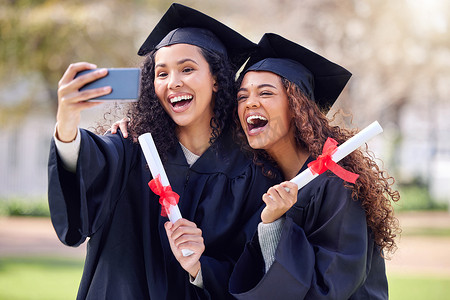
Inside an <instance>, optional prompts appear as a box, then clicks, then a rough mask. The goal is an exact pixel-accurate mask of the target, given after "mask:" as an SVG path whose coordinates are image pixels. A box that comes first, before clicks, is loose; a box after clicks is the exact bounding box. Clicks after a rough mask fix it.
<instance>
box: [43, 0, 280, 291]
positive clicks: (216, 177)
mask: <svg viewBox="0 0 450 300" xmlns="http://www.w3.org/2000/svg"><path fill="white" fill-rule="evenodd" d="M254 47H255V45H254V44H253V43H252V42H250V41H248V40H247V39H246V38H244V37H243V36H241V35H240V34H238V33H237V32H235V31H233V30H232V29H230V28H228V27H227V26H225V25H223V24H222V23H220V22H218V21H216V20H214V19H212V18H210V17H208V16H206V15H204V14H202V13H200V12H198V11H195V10H193V9H190V8H188V7H185V6H182V5H179V4H173V5H172V6H171V7H170V8H169V10H168V11H167V12H166V14H165V15H164V16H163V18H162V19H161V21H160V22H159V23H158V24H157V25H156V27H155V28H154V30H153V31H152V32H151V33H150V35H149V37H148V38H147V40H146V41H145V43H144V44H143V45H142V47H141V49H140V51H139V54H140V55H146V59H145V61H144V63H143V67H142V72H141V77H142V78H141V92H140V97H139V101H138V102H137V104H136V105H135V107H134V108H133V110H132V114H131V117H132V119H133V123H132V124H131V125H130V126H131V128H130V129H131V131H132V133H133V134H134V135H140V134H142V133H146V132H151V133H152V136H153V137H154V140H155V143H156V145H157V148H158V151H159V153H160V155H161V157H162V159H163V162H164V168H165V170H166V173H167V175H168V178H169V181H170V183H171V187H172V189H173V190H174V191H175V192H177V193H178V194H179V195H180V203H179V208H180V211H181V214H182V216H183V217H184V219H180V220H178V221H177V222H175V223H174V224H172V223H170V222H167V219H166V218H165V217H162V216H161V214H160V211H161V208H160V205H159V202H158V196H157V195H155V194H153V193H152V192H151V190H150V189H149V187H148V186H147V183H148V182H149V181H150V179H151V176H150V172H149V169H148V167H147V164H146V161H145V158H144V155H143V153H142V151H141V149H140V146H139V144H137V143H136V142H135V141H133V139H131V138H130V139H123V138H122V137H121V136H120V135H105V136H100V135H96V134H94V133H92V132H89V131H87V130H82V129H81V130H80V129H77V126H78V123H79V120H80V112H81V111H82V110H84V109H86V108H88V107H90V106H92V105H95V104H92V102H86V101H85V100H87V99H91V98H94V97H97V96H100V95H103V94H107V93H109V92H110V91H111V89H110V88H108V87H106V88H101V89H93V90H85V91H82V92H80V91H79V89H80V88H81V87H82V86H83V85H84V84H86V83H87V82H91V81H94V80H95V79H97V78H100V77H102V76H105V74H106V72H105V70H97V71H93V72H91V73H88V74H86V75H82V76H79V77H76V78H75V76H76V74H77V72H80V71H82V70H85V69H92V68H94V66H92V65H90V64H87V63H77V64H73V65H71V66H70V67H69V68H68V69H67V71H66V73H65V74H64V75H63V77H62V79H61V81H60V84H59V89H58V112H57V126H56V132H55V137H54V139H53V140H52V145H51V150H50V158H49V196H48V198H49V206H50V212H51V218H52V223H53V226H54V228H55V230H56V232H57V234H58V237H59V238H60V240H61V241H62V242H63V243H65V244H67V245H69V246H78V245H80V244H81V243H83V242H84V241H85V240H86V239H87V238H89V242H88V247H87V256H86V262H85V267H84V272H83V277H82V279H81V284H80V288H79V291H78V297H77V299H229V298H232V296H231V295H230V294H229V292H228V281H229V276H230V275H231V271H232V269H233V266H234V264H235V262H236V261H237V259H238V258H239V255H240V254H241V253H242V251H243V249H244V246H245V243H246V242H247V241H248V240H249V239H250V238H251V235H252V234H253V231H254V230H255V228H256V226H257V224H258V219H259V215H260V212H261V209H262V202H261V201H260V195H262V194H263V193H264V191H265V190H267V188H269V187H270V186H272V185H273V184H274V183H275V182H274V181H273V180H271V179H269V178H267V177H265V176H264V175H263V173H262V171H261V169H259V168H258V167H256V166H255V165H254V164H252V161H251V159H249V158H248V157H246V156H245V155H244V153H243V152H242V151H241V149H240V147H239V145H237V144H236V143H234V142H233V141H232V139H231V133H230V127H231V126H230V124H231V123H232V113H233V111H234V108H235V106H236V101H235V92H234V74H235V72H236V70H237V68H238V67H239V66H240V65H241V64H242V63H243V62H244V60H243V59H246V56H247V57H248V55H249V52H250V51H251V50H253V49H254ZM67 148H69V149H68V150H67ZM74 149H75V150H74ZM188 220H189V221H188ZM183 249H190V250H192V251H193V252H194V254H192V255H190V256H186V257H185V256H183V255H182V251H181V250H183Z"/></svg>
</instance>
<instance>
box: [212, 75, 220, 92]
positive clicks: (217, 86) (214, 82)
mask: <svg viewBox="0 0 450 300" xmlns="http://www.w3.org/2000/svg"><path fill="white" fill-rule="evenodd" d="M218 90H219V85H218V84H217V80H216V77H214V79H213V92H214V93H217V91H218Z"/></svg>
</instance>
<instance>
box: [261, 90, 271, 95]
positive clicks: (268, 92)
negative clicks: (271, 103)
mask: <svg viewBox="0 0 450 300" xmlns="http://www.w3.org/2000/svg"><path fill="white" fill-rule="evenodd" d="M260 95H261V96H272V95H273V93H272V92H271V91H262V92H261V93H260Z"/></svg>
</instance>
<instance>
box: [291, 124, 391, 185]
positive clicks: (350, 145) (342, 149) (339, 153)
mask: <svg viewBox="0 0 450 300" xmlns="http://www.w3.org/2000/svg"><path fill="white" fill-rule="evenodd" d="M381 132H383V128H381V126H380V124H379V123H378V122H377V121H375V122H373V123H372V124H370V125H369V126H367V127H366V128H364V129H363V130H361V131H360V132H358V133H357V134H356V135H354V136H353V137H351V138H350V139H348V140H347V141H346V142H345V143H343V144H342V145H340V146H339V147H338V148H337V150H336V152H335V153H334V154H333V155H332V156H331V159H332V160H333V161H334V162H336V163H337V162H338V161H340V160H341V159H343V158H344V157H346V156H347V155H349V154H350V153H352V152H353V151H355V150H356V149H358V148H359V147H361V146H362V145H363V144H364V143H366V142H367V141H369V140H370V139H371V138H373V137H374V136H376V135H377V134H379V133H381ZM317 176H319V174H313V173H312V172H311V169H310V168H308V169H306V170H304V171H303V172H301V173H300V174H298V175H297V176H295V177H294V178H292V179H291V180H290V181H291V182H294V183H295V184H297V185H298V189H301V188H302V187H304V186H305V185H307V184H308V183H309V182H310V181H311V180H313V179H314V178H316V177H317Z"/></svg>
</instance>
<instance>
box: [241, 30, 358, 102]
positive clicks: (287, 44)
mask: <svg viewBox="0 0 450 300" xmlns="http://www.w3.org/2000/svg"><path fill="white" fill-rule="evenodd" d="M248 71H269V72H272V73H275V74H277V75H279V76H282V77H284V78H286V79H287V80H289V81H291V82H293V83H295V84H297V85H298V86H299V88H300V90H301V91H302V92H303V93H305V94H306V95H307V96H308V97H309V98H311V99H312V100H314V101H315V102H316V103H317V105H318V106H319V107H321V108H324V109H328V108H330V107H331V106H332V105H333V103H334V102H335V101H336V99H337V98H338V97H339V94H340V93H341V92H342V90H343V89H344V87H345V85H346V84H347V82H348V80H349V79H350V77H351V76H352V74H351V73H350V72H349V71H347V70H346V69H344V68H343V67H341V66H339V65H337V64H335V63H333V62H331V61H329V60H328V59H326V58H324V57H322V56H320V55H319V54H317V53H314V52H312V51H311V50H308V49H306V48H305V47H302V46H300V45H298V44H296V43H294V42H292V41H290V40H287V39H285V38H283V37H282V36H279V35H277V34H274V33H266V34H264V36H263V37H262V38H261V40H260V41H259V43H258V49H257V51H256V53H254V54H253V55H252V56H251V57H250V59H249V61H248V62H247V63H246V65H245V67H244V69H243V71H242V74H244V73H245V72H248Z"/></svg>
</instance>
